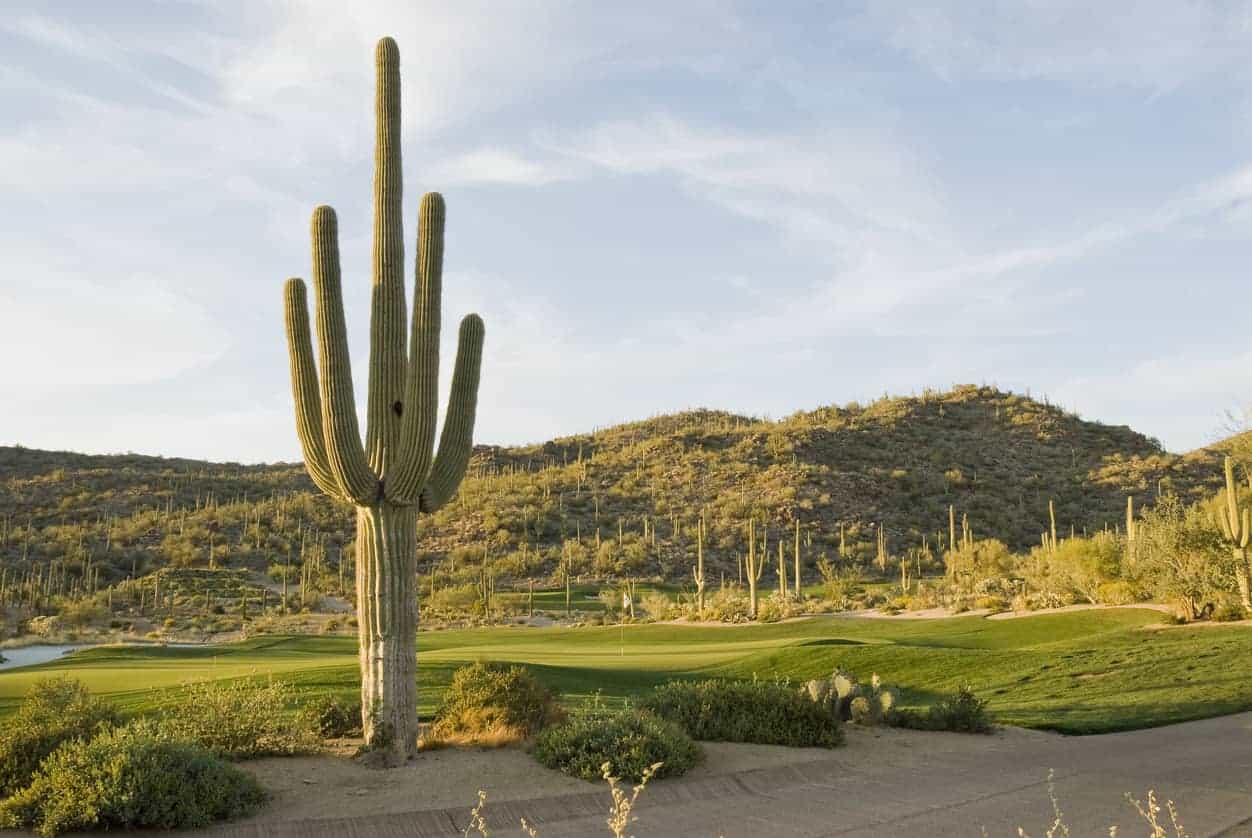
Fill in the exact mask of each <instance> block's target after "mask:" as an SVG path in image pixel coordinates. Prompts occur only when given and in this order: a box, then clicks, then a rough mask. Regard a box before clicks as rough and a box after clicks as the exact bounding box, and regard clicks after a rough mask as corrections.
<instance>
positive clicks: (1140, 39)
mask: <svg viewBox="0 0 1252 838" xmlns="http://www.w3.org/2000/svg"><path fill="white" fill-rule="evenodd" d="M856 24H857V26H858V28H862V29H863V31H865V32H866V33H868V34H870V35H871V36H872V37H881V38H883V39H884V40H885V41H886V42H887V43H888V44H890V45H892V46H893V47H895V48H897V49H899V50H902V51H903V52H905V53H907V54H908V55H910V56H912V58H913V59H914V60H916V61H917V62H918V63H919V64H921V65H922V66H924V67H926V68H927V69H929V70H930V71H932V72H934V73H936V74H937V75H939V76H941V77H943V78H945V79H948V80H951V81H960V80H962V79H969V78H994V79H1046V80H1055V81H1063V82H1072V83H1078V84H1082V85H1088V86H1097V87H1107V86H1110V85H1127V86H1132V87H1141V88H1147V89H1150V90H1165V89H1172V88H1175V87H1177V86H1178V85H1181V84H1185V83H1188V82H1190V81H1192V80H1194V79H1197V78H1203V77H1205V76H1211V75H1212V74H1215V73H1229V72H1234V73H1236V74H1237V75H1239V76H1240V77H1246V71H1245V70H1244V67H1245V65H1246V59H1245V56H1246V55H1247V52H1248V49H1249V48H1250V47H1252V4H1249V3H1248V2H1246V1H1245V0H1236V1H1235V2H1182V3H1180V2H1174V0H1118V2H1115V3H1090V2H1085V1H1084V0H1027V2H1022V0H940V1H939V2H931V3H925V4H917V3H907V4H905V3H876V2H868V3H865V4H864V6H863V10H862V13H861V14H860V15H858V16H857V18H856Z"/></svg>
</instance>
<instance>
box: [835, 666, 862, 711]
mask: <svg viewBox="0 0 1252 838" xmlns="http://www.w3.org/2000/svg"><path fill="white" fill-rule="evenodd" d="M830 685H831V688H832V689H833V690H834V692H835V708H836V709H837V710H838V712H839V718H840V719H842V720H843V721H845V722H846V721H848V720H849V719H851V718H852V700H853V699H854V698H856V697H857V696H859V695H860V694H861V685H860V684H858V683H857V682H856V678H855V677H853V675H852V674H851V673H849V672H844V671H843V670H841V669H837V670H835V674H834V676H833V677H832V678H831V679H830Z"/></svg>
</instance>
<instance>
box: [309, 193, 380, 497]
mask: <svg viewBox="0 0 1252 838" xmlns="http://www.w3.org/2000/svg"><path fill="white" fill-rule="evenodd" d="M338 239H339V234H338V221H337V220H336V218H335V211H334V210H333V209H331V208H330V207H327V206H321V207H318V208H317V209H315V210H313V293H314V296H315V297H316V300H317V348H318V355H319V357H318V360H319V361H320V365H321V369H322V382H321V383H322V387H321V394H322V432H323V435H324V437H325V441H326V462H327V464H328V465H329V466H330V472H331V474H333V475H334V477H335V482H336V483H337V484H338V486H339V492H338V494H339V495H340V496H342V497H345V498H347V499H349V500H350V501H352V502H353V503H355V504H357V505H361V506H365V505H368V504H370V503H373V502H374V500H375V499H376V498H377V495H378V479H377V478H376V477H375V475H374V473H373V472H371V471H370V467H369V463H368V462H367V461H366V459H365V451H364V449H362V448H361V434H360V430H359V426H358V424H357V419H356V400H355V399H354V397H353V395H352V365H351V359H350V358H349V357H348V329H347V326H346V325H345V324H344V317H343V292H342V289H341V288H340V284H339V240H338Z"/></svg>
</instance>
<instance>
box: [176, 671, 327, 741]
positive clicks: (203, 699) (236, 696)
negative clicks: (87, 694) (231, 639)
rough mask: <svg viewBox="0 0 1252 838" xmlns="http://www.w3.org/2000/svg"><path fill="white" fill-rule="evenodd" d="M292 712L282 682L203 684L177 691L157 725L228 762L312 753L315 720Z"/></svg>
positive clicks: (289, 691) (290, 695)
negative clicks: (231, 760) (230, 760)
mask: <svg viewBox="0 0 1252 838" xmlns="http://www.w3.org/2000/svg"><path fill="white" fill-rule="evenodd" d="M296 708H297V705H296V701H295V695H294V691H293V690H292V687H291V685H290V684H288V683H286V682H285V681H269V682H266V683H257V682H255V681H251V680H247V679H242V680H235V681H201V682H196V683H190V684H187V685H185V686H184V687H183V688H182V689H181V690H179V691H178V693H177V694H176V695H175V697H174V698H173V699H172V700H171V701H170V703H169V704H168V705H167V706H166V708H165V710H164V712H163V714H162V717H161V725H162V727H163V728H165V729H166V730H167V731H168V732H169V735H170V736H171V737H172V738H176V739H187V740H191V741H192V742H196V743H198V744H200V745H202V746H203V747H204V748H206V749H208V750H209V751H212V752H213V753H215V754H217V755H218V756H223V757H228V758H230V759H253V758H256V757H263V756H283V755H288V754H304V753H309V752H311V751H315V750H317V748H318V745H319V743H320V738H321V737H320V736H319V732H318V722H317V719H316V717H315V715H314V714H313V713H312V712H310V711H308V710H307V709H306V710H298V709H296Z"/></svg>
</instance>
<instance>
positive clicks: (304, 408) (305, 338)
mask: <svg viewBox="0 0 1252 838" xmlns="http://www.w3.org/2000/svg"><path fill="white" fill-rule="evenodd" d="M376 60H377V69H378V81H377V89H376V101H375V105H376V134H375V151H374V247H373V282H372V289H371V291H372V293H371V307H370V364H369V397H368V402H367V411H366V416H367V421H368V424H367V426H366V431H365V442H364V445H362V441H361V436H360V431H359V429H358V425H357V415H356V402H355V399H354V398H353V393H352V370H351V366H350V362H349V357H348V340H347V331H346V327H345V325H344V313H343V297H342V293H341V290H340V279H339V244H338V234H337V230H336V218H335V212H334V210H332V209H331V208H330V207H328V206H321V207H318V208H317V209H315V210H314V211H313V294H314V297H315V301H316V304H317V312H316V313H317V317H316V324H317V346H318V354H317V367H315V366H314V360H313V348H312V341H311V339H310V333H309V314H308V305H307V302H306V299H305V287H304V282H303V281H302V280H300V279H290V280H288V281H287V284H286V287H285V289H284V301H285V305H286V319H287V343H288V347H289V350H290V354H291V383H292V393H293V395H294V399H295V411H296V430H297V432H298V434H299V436H300V444H301V446H302V447H303V449H304V462H305V467H306V468H307V470H308V472H309V476H310V477H312V478H313V482H314V483H316V484H317V486H318V488H320V489H321V490H322V491H323V492H325V493H327V494H328V495H330V496H331V497H334V498H336V499H339V500H342V501H346V502H348V503H351V504H353V505H354V506H355V507H356V525H357V537H356V550H357V555H356V589H357V618H358V621H359V629H358V636H359V640H360V665H361V712H362V717H363V718H362V722H363V724H364V728H365V740H366V744H367V746H369V747H371V748H372V749H374V750H377V751H380V752H383V753H384V754H385V756H386V759H387V761H388V762H389V763H391V764H396V763H399V762H402V761H403V760H405V759H407V758H408V756H410V755H411V754H412V753H413V752H414V749H415V747H416V731H417V637H416V632H417V569H416V564H417V515H418V513H419V512H426V513H430V512H434V511H435V510H437V509H438V508H439V507H441V506H442V505H443V504H445V503H447V501H448V500H449V499H450V498H451V497H452V496H453V494H454V493H455V492H456V490H457V487H458V486H459V485H460V483H461V478H462V476H463V475H464V474H465V467H466V465H467V463H468V462H469V456H470V449H471V445H472V443H471V438H472V434H473V429H474V411H475V407H476V402H477V398H478V377H479V367H480V364H481V360H482V347H483V323H482V320H481V319H479V317H478V316H477V315H475V314H471V315H468V316H467V317H466V318H465V319H464V320H462V321H461V329H460V336H459V338H460V343H459V345H458V347H457V356H456V365H455V368H454V371H453V375H452V395H451V403H450V404H449V406H448V415H447V418H446V420H445V421H444V426H443V432H442V434H441V436H440V439H439V449H438V453H435V454H433V456H432V453H433V449H434V442H435V425H436V422H437V408H438V404H437V401H438V377H439V319H440V311H439V308H440V284H441V273H442V270H443V231H444V202H443V198H442V197H441V196H440V195H439V194H438V193H435V192H432V193H429V194H427V195H425V196H423V198H422V202H421V208H420V212H419V218H418V232H417V237H418V241H417V275H416V281H415V291H414V299H413V319H412V325H411V327H410V328H411V331H410V334H409V335H408V336H407V339H406V335H405V320H406V314H405V306H406V303H405V292H404V265H403V263H404V239H403V235H402V230H401V220H402V219H401V214H402V209H401V201H400V190H401V173H400V54H399V51H398V50H397V48H396V44H395V41H393V40H392V39H390V38H384V39H383V40H381V41H379V42H378V48H377V52H376ZM319 372H320V376H319Z"/></svg>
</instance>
